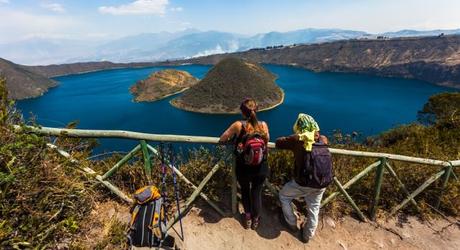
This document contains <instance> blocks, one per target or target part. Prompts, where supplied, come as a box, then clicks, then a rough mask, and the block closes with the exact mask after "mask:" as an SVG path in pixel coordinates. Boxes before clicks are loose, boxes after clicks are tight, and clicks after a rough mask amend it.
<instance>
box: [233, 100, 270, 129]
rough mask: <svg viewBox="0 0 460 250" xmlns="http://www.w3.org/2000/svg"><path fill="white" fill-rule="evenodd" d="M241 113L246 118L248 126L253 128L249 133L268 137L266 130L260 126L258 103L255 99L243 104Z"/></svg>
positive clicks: (245, 101)
mask: <svg viewBox="0 0 460 250" xmlns="http://www.w3.org/2000/svg"><path fill="white" fill-rule="evenodd" d="M240 109H241V112H242V113H243V115H244V116H245V117H246V119H247V121H248V124H251V126H250V127H249V128H248V130H249V131H248V132H250V133H251V132H258V133H260V134H262V135H263V136H264V137H267V135H266V134H265V131H264V128H263V127H262V126H260V124H259V120H257V114H256V112H257V103H256V101H255V100H254V99H252V98H248V99H246V100H244V101H243V103H241V106H240ZM251 130H253V131H251Z"/></svg>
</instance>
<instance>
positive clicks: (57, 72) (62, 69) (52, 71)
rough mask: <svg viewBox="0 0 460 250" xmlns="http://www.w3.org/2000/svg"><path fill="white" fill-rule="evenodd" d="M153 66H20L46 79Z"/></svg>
mask: <svg viewBox="0 0 460 250" xmlns="http://www.w3.org/2000/svg"><path fill="white" fill-rule="evenodd" d="M149 66H153V63H150V62H140V63H113V62H107V61H103V62H80V63H68V64H52V65H46V66H22V67H23V68H26V69H28V70H30V71H33V72H35V73H37V74H41V75H43V76H46V77H56V76H63V75H71V74H80V73H86V72H92V71H99V70H106V69H119V68H137V67H139V68H142V67H149Z"/></svg>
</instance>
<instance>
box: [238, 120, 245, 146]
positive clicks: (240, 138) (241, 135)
mask: <svg viewBox="0 0 460 250" xmlns="http://www.w3.org/2000/svg"><path fill="white" fill-rule="evenodd" d="M240 122H241V131H240V133H239V134H238V136H237V140H236V141H237V143H239V142H241V140H242V139H243V137H244V135H246V125H247V121H244V120H243V121H240Z"/></svg>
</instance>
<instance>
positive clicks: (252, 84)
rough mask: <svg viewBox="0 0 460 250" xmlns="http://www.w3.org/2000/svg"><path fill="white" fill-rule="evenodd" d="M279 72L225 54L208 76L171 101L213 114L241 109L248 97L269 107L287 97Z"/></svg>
mask: <svg viewBox="0 0 460 250" xmlns="http://www.w3.org/2000/svg"><path fill="white" fill-rule="evenodd" d="M275 79H276V76H275V75H274V74H272V73H270V72H269V71H267V70H266V69H265V68H263V67H262V66H260V65H258V64H256V63H253V62H249V61H244V60H241V59H237V58H233V57H230V58H225V59H223V60H221V61H220V62H219V63H217V64H216V65H215V66H214V67H213V68H211V69H210V70H209V72H208V73H207V75H206V76H205V78H203V79H202V80H201V81H199V82H198V83H197V84H196V85H194V86H192V87H190V88H189V89H187V90H186V91H184V93H183V94H182V95H180V96H179V97H176V98H175V99H173V100H172V101H171V104H172V105H173V106H174V107H176V108H179V109H183V110H186V111H192V112H199V113H209V114H235V113H239V112H240V110H239V105H240V103H241V101H243V100H244V99H245V98H248V97H251V98H254V99H255V100H256V101H257V103H258V106H259V110H268V109H272V108H274V107H276V106H278V105H280V104H281V103H282V102H283V100H284V92H283V90H282V89H281V88H280V87H279V86H278V85H277V84H276V83H275Z"/></svg>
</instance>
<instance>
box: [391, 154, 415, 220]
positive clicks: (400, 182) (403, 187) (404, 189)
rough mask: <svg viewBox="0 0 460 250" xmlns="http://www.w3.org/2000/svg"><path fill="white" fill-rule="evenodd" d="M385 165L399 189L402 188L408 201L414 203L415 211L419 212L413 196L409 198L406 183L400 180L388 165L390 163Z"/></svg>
mask: <svg viewBox="0 0 460 250" xmlns="http://www.w3.org/2000/svg"><path fill="white" fill-rule="evenodd" d="M385 167H386V168H387V170H388V172H389V173H390V175H391V176H393V178H395V179H396V181H397V182H398V184H399V186H400V187H401V189H402V190H403V192H404V193H405V194H406V196H407V197H409V198H410V202H411V203H412V204H413V205H414V207H415V208H416V209H417V211H419V212H420V208H419V206H418V205H417V202H416V201H415V200H414V198H411V197H410V193H409V190H408V189H407V188H406V185H404V183H403V182H402V181H401V179H399V177H398V175H397V174H396V172H395V171H394V169H393V168H392V167H391V166H390V164H388V162H387V164H386V165H385Z"/></svg>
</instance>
